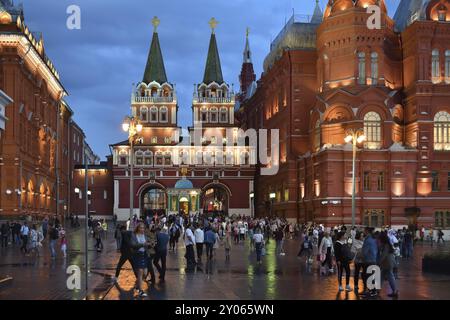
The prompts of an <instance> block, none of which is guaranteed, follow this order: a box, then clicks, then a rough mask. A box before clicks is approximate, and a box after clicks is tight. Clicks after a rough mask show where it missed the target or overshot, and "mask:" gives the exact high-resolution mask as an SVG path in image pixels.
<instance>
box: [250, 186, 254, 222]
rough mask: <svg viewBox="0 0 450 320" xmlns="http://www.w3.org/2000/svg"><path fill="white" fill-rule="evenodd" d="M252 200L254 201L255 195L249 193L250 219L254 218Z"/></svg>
mask: <svg viewBox="0 0 450 320" xmlns="http://www.w3.org/2000/svg"><path fill="white" fill-rule="evenodd" d="M254 199H255V193H254V192H251V193H250V216H251V217H252V218H254V217H255V212H254V207H253V202H254Z"/></svg>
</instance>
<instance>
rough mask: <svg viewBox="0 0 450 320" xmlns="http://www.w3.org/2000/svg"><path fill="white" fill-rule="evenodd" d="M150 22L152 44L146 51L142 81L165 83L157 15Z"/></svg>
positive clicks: (165, 77)
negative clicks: (152, 27) (145, 63)
mask: <svg viewBox="0 0 450 320" xmlns="http://www.w3.org/2000/svg"><path fill="white" fill-rule="evenodd" d="M152 23H153V26H154V31H153V38H152V44H151V46H150V51H149V53H148V59H147V65H146V67H145V71H144V79H143V80H142V81H143V82H145V83H150V82H152V81H156V82H158V83H165V82H167V75H166V69H165V67H164V59H163V56H162V53H161V46H160V45H159V37H158V32H157V28H158V25H159V19H158V18H157V17H155V18H153V20H152Z"/></svg>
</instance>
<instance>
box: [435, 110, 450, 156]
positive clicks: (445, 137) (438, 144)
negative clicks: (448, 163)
mask: <svg viewBox="0 0 450 320" xmlns="http://www.w3.org/2000/svg"><path fill="white" fill-rule="evenodd" d="M434 150H445V151H450V114H449V113H448V112H445V111H441V112H438V113H437V114H436V116H435V117H434Z"/></svg>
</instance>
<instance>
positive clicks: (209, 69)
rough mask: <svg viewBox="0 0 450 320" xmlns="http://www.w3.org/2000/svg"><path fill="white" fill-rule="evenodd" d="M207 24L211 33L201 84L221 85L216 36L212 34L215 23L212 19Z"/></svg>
mask: <svg viewBox="0 0 450 320" xmlns="http://www.w3.org/2000/svg"><path fill="white" fill-rule="evenodd" d="M209 23H210V25H211V29H212V33H211V39H210V41H209V49H208V58H207V59H206V67H205V75H204V76H203V83H205V84H210V83H211V82H216V83H219V84H222V83H223V82H224V81H223V75H222V67H221V65H220V57H219V50H218V49H217V41H216V35H215V32H214V29H215V27H216V26H217V21H216V20H215V19H214V18H212V19H211V21H210V22H209Z"/></svg>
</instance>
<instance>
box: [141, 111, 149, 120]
mask: <svg viewBox="0 0 450 320" xmlns="http://www.w3.org/2000/svg"><path fill="white" fill-rule="evenodd" d="M141 121H142V122H147V121H148V109H147V107H142V108H141Z"/></svg>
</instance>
